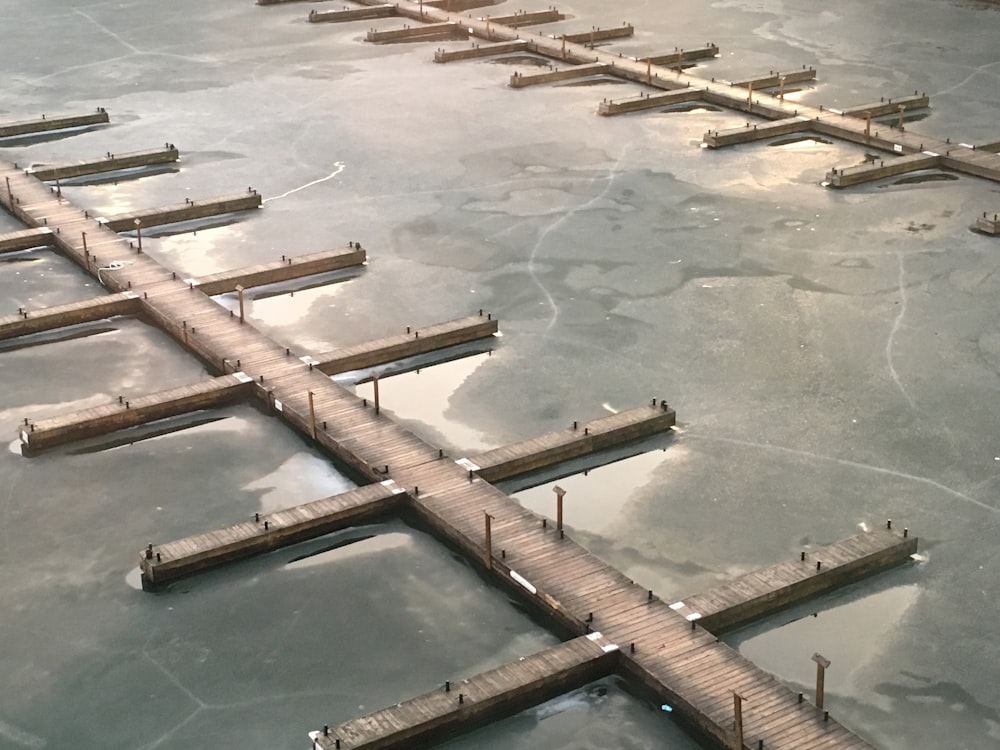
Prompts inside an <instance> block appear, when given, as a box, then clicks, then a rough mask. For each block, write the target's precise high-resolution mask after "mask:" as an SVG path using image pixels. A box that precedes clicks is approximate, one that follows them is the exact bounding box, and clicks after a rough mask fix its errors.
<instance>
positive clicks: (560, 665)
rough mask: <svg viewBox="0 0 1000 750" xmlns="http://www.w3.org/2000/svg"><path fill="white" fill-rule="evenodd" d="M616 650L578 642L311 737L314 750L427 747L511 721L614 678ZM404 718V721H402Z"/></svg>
mask: <svg viewBox="0 0 1000 750" xmlns="http://www.w3.org/2000/svg"><path fill="white" fill-rule="evenodd" d="M617 655H618V647H617V646H616V645H615V644H613V643H610V642H608V641H607V639H606V638H604V637H603V636H602V635H601V634H600V633H591V634H590V635H586V636H581V637H579V638H574V639H573V640H571V641H569V642H567V643H562V644H560V645H558V646H554V647H553V648H550V649H546V650H545V651H541V652H539V653H536V654H532V655H530V656H525V657H524V658H523V659H520V660H518V661H516V662H512V663H510V664H505V665H504V666H502V667H498V668H496V669H492V670H490V671H488V672H484V673H482V674H479V675H476V676H474V677H470V678H468V679H464V680H456V681H454V682H449V684H448V685H447V687H446V686H442V687H441V688H440V689H438V690H435V691H433V692H430V693H425V694H424V695H421V696H419V697H417V698H413V699H411V700H408V701H405V702H403V703H400V704H398V705H396V706H392V707H390V708H385V709H382V710H381V711H375V712H374V713H371V714H368V715H367V716H363V717H361V718H358V719H352V720H350V721H347V722H344V723H342V724H339V725H337V726H333V727H327V728H326V729H325V730H323V731H318V732H314V733H312V734H311V738H312V740H313V746H312V750H361V749H362V748H363V749H364V750H390V749H391V748H412V747H428V746H429V745H431V744H433V743H434V742H437V741H440V740H442V739H445V738H447V737H449V736H451V735H454V734H457V733H459V732H461V731H463V730H468V729H471V728H473V727H475V726H477V725H479V724H481V723H482V722H483V721H484V720H487V719H490V720H492V719H496V718H500V717H502V716H509V715H511V714H514V713H516V712H517V711H520V710H523V709H525V708H530V707H531V706H533V705H537V704H539V703H541V702H543V701H546V700H548V699H550V698H554V697H556V696H557V695H560V694H561V693H565V692H566V691H568V690H574V689H576V688H578V687H582V686H583V685H586V684H587V683H588V682H593V681H594V680H596V679H600V678H601V677H604V676H606V675H608V674H610V673H611V672H612V671H613V670H614V667H615V664H616V663H617ZM403 717H405V718H403Z"/></svg>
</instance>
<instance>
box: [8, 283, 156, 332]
mask: <svg viewBox="0 0 1000 750" xmlns="http://www.w3.org/2000/svg"><path fill="white" fill-rule="evenodd" d="M140 308H141V305H140V304H139V295H137V294H135V293H134V292H129V291H125V292H118V293H117V294H107V295H102V296H100V297H93V298H91V299H86V300H81V301H79V302H70V303H68V304H65V305H54V306H52V307H45V308H42V309H41V310H27V309H21V310H20V311H18V314H17V315H8V316H6V317H2V318H0V341H2V340H5V339H12V338H15V337H17V336H27V335H30V334H33V333H41V332H43V331H51V330H53V329H56V328H64V327H66V326H72V325H77V324H79V323H89V322H91V321H94V320H103V319H104V318H111V317H115V316H117V315H136V314H137V313H138V312H139V310H140Z"/></svg>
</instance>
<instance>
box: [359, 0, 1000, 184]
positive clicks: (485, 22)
mask: <svg viewBox="0 0 1000 750" xmlns="http://www.w3.org/2000/svg"><path fill="white" fill-rule="evenodd" d="M357 2H358V4H360V5H365V6H372V5H377V4H381V3H380V2H377V1H376V0H357ZM443 7H446V6H445V4H444V3H435V4H430V3H418V2H413V1H412V0H400V2H398V3H396V4H395V9H396V15H399V16H402V17H404V18H408V19H412V20H416V21H418V22H422V23H425V24H430V25H435V24H437V25H442V24H448V23H455V24H459V25H460V26H461V27H462V29H463V33H466V34H468V35H470V36H473V37H475V38H477V39H484V40H486V41H487V42H489V44H487V45H484V46H481V47H477V46H476V43H473V46H472V47H471V48H470V49H467V50H458V51H454V52H453V51H444V50H438V51H437V52H436V53H435V55H434V59H435V60H436V61H438V62H448V61H451V60H462V59H474V58H477V57H483V56H486V55H489V54H502V53H503V52H502V51H510V52H513V51H516V50H517V49H521V50H524V51H529V52H531V53H532V54H536V55H541V56H544V57H547V58H550V59H553V60H560V61H563V62H570V63H574V64H587V65H591V64H593V65H598V64H602V63H603V64H605V65H607V66H609V67H608V68H607V71H606V73H607V74H608V75H614V76H616V77H618V78H621V79H623V80H627V81H632V82H635V83H640V84H644V85H646V86H651V87H653V88H658V89H662V90H665V91H677V90H680V89H688V88H690V89H692V90H695V91H698V92H699V97H698V98H699V99H700V100H701V101H704V102H706V103H708V104H712V105H715V106H719V107H724V108H727V109H732V110H736V111H739V112H745V113H747V114H750V115H753V116H755V117H758V118H761V119H763V120H778V121H781V124H780V125H778V126H777V129H779V130H780V128H781V127H791V123H792V122H793V121H794V120H795V119H798V118H802V119H803V120H807V121H808V127H807V128H806V129H805V130H803V131H802V132H811V133H816V134H819V135H823V136H827V137H831V138H837V139H840V140H845V141H849V142H853V143H858V144H861V145H863V146H865V147H866V148H869V149H875V150H878V151H883V152H887V153H891V154H902V155H906V154H915V153H924V152H927V153H934V154H940V155H941V161H940V164H939V166H940V167H941V168H943V169H948V170H952V171H955V172H959V173H962V174H967V175H971V176H974V177H981V178H983V179H987V180H992V181H995V182H1000V154H997V153H994V152H993V151H990V150H989V149H985V148H984V149H976V148H974V147H973V146H972V145H969V144H959V145H958V146H952V145H951V141H950V140H949V139H944V140H942V139H939V138H934V137H931V136H925V135H920V134H916V133H912V132H910V131H908V130H906V129H904V128H902V127H899V126H895V127H891V126H890V125H878V128H877V129H876V130H875V132H874V133H873V132H872V118H874V117H880V116H891V115H894V114H895V115H897V116H898V117H899V118H900V123H899V124H902V119H903V114H905V112H907V111H912V110H913V109H916V108H918V107H925V106H927V97H926V95H922V94H919V93H915V94H914V95H913V96H912V97H909V96H907V97H901V98H896V99H888V100H886V99H884V98H883V100H882V101H880V102H878V103H874V102H873V103H871V104H865V105H861V106H859V107H848V108H846V109H824V108H823V107H822V106H820V107H812V106H808V105H805V104H801V103H798V102H793V101H786V100H785V98H784V95H783V91H778V92H777V93H773V92H772V93H768V91H767V89H768V88H771V89H773V88H774V87H775V86H777V87H779V88H780V87H782V81H781V78H782V75H781V74H775V73H771V74H769V75H768V76H766V77H763V76H762V77H760V78H757V79H748V80H746V81H741V82H740V83H746V84H747V86H746V87H744V86H740V85H737V83H736V82H726V81H717V80H716V79H714V78H712V79H711V80H709V79H706V78H703V77H699V76H696V75H693V74H692V73H691V72H690V71H687V70H684V68H683V66H682V65H680V64H678V63H677V61H676V59H671V58H667V57H664V56H657V57H646V58H641V59H640V58H628V57H623V56H622V55H619V54H614V53H612V52H610V51H606V50H601V49H595V47H596V46H597V43H598V42H603V41H607V40H610V39H615V38H621V37H626V36H631V35H632V34H633V33H634V29H633V28H632V27H631V26H629V25H628V24H623V25H622V26H621V27H617V28H611V29H597V28H595V29H593V30H591V31H590V32H582V33H571V34H544V33H539V34H531V33H528V32H525V31H523V30H518V29H517V28H514V27H512V26H504V25H503V24H499V23H496V22H494V21H493V20H492V19H487V18H472V17H466V16H463V15H461V14H460V13H458V12H449V11H447V10H443V9H442V8H443ZM404 31H407V32H410V31H412V30H411V29H406V30H404ZM414 33H415V32H414ZM410 36H411V37H412V34H411V35H410ZM515 44H516V45H518V46H517V47H505V46H501V45H515ZM711 46H714V45H710V47H711ZM704 56H706V57H707V56H708V55H707V53H705V55H704ZM814 75H815V71H810V70H806V71H805V72H795V73H794V74H793V73H789V74H786V75H785V76H784V78H785V83H786V84H787V83H789V82H793V81H790V80H789V77H792V78H797V77H798V76H804V80H811V78H812V77H813V76H814ZM754 86H756V87H758V88H757V89H755V88H754ZM761 88H763V89H765V90H760V89H761ZM900 107H902V108H903V109H902V110H900ZM650 108H652V107H650ZM603 109H610V108H603ZM604 113H607V114H611V113H614V112H612V111H607V112H602V114H604ZM761 127H762V125H761V123H758V130H761ZM750 129H751V130H752V127H751V128H750ZM764 132H765V133H768V132H769V133H771V134H774V133H775V130H768V129H766V128H765V130H764ZM713 136H714V133H713V132H711V131H710V132H709V133H708V134H707V135H706V138H705V141H704V145H706V146H708V147H715V146H716V144H718V145H719V146H721V145H723V144H724V143H725V139H718V138H717V137H713ZM742 137H743V138H745V139H746V140H744V141H740V142H748V141H749V140H753V139H752V138H748V137H747V134H744V135H743V136H742ZM765 137H766V136H765ZM838 171H839V170H838ZM826 184H828V185H830V186H831V187H838V186H840V185H839V184H838V181H830V180H827V181H826Z"/></svg>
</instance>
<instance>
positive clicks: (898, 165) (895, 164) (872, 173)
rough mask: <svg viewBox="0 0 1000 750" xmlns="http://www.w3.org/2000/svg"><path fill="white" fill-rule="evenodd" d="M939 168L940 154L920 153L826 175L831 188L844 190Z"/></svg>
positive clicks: (835, 169) (843, 169) (832, 171)
mask: <svg viewBox="0 0 1000 750" xmlns="http://www.w3.org/2000/svg"><path fill="white" fill-rule="evenodd" d="M939 166H941V155H940V154H935V153H918V154H907V155H905V156H895V157H892V156H890V157H889V158H888V160H886V159H879V160H878V161H872V162H869V163H867V164H859V165H857V166H853V167H841V168H840V169H837V168H834V169H832V170H831V171H829V172H827V173H826V182H827V183H829V185H830V187H835V188H843V187H849V186H851V185H860V184H862V183H864V182H874V181H875V180H882V179H885V178H886V177H898V176H900V175H904V174H909V173H910V172H917V171H919V170H921V169H934V168H936V167H939Z"/></svg>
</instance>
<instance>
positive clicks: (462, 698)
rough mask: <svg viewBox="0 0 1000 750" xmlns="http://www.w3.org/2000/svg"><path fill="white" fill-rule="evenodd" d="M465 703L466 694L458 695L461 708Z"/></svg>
mask: <svg viewBox="0 0 1000 750" xmlns="http://www.w3.org/2000/svg"><path fill="white" fill-rule="evenodd" d="M463 703H465V693H459V694H458V705H460V706H461V705H462V704H463Z"/></svg>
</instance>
